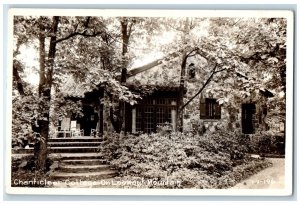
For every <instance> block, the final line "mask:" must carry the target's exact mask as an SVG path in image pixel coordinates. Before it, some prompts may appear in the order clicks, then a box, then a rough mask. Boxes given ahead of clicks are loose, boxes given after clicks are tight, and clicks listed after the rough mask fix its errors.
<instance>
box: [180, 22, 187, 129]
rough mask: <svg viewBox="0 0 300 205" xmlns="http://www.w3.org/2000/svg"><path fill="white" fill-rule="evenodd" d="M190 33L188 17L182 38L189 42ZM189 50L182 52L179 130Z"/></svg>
mask: <svg viewBox="0 0 300 205" xmlns="http://www.w3.org/2000/svg"><path fill="white" fill-rule="evenodd" d="M188 34H189V18H186V21H185V24H184V33H183V36H182V40H183V42H184V43H186V42H187V35H188ZM188 57H189V56H188V54H187V51H186V50H185V51H184V52H183V54H182V61H181V72H180V85H179V102H178V107H179V110H178V115H177V124H178V131H179V132H182V131H183V109H181V107H182V106H183V97H184V90H185V89H184V82H185V77H186V76H185V75H186V61H187V58H188Z"/></svg>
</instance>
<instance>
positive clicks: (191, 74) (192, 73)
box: [188, 63, 196, 79]
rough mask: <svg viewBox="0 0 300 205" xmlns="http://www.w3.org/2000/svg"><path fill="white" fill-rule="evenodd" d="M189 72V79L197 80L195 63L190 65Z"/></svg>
mask: <svg viewBox="0 0 300 205" xmlns="http://www.w3.org/2000/svg"><path fill="white" fill-rule="evenodd" d="M188 72H189V79H195V77H196V68H195V64H194V63H191V64H190V65H189V67H188Z"/></svg>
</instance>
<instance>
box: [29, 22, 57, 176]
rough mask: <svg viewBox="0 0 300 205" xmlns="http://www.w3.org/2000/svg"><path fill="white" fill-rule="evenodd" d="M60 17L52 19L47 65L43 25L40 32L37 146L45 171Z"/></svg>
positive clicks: (39, 168) (39, 167) (38, 156)
mask: <svg viewBox="0 0 300 205" xmlns="http://www.w3.org/2000/svg"><path fill="white" fill-rule="evenodd" d="M58 22H59V17H57V16H54V17H53V19H52V33H53V35H52V36H51V38H50V44H49V52H48V59H47V63H46V60H45V36H44V27H43V25H42V23H41V24H40V26H41V32H40V37H39V41H40V51H39V52H40V83H39V96H40V98H41V99H42V100H41V106H42V108H43V109H42V110H41V111H40V113H39V120H38V126H39V130H40V133H39V134H40V141H39V143H38V144H37V149H36V152H37V153H36V155H35V156H37V163H36V164H37V169H38V170H41V171H44V170H45V168H46V159H47V154H48V149H47V144H48V137H49V118H50V101H51V87H52V81H53V77H52V76H53V66H54V58H55V53H56V32H57V28H58Z"/></svg>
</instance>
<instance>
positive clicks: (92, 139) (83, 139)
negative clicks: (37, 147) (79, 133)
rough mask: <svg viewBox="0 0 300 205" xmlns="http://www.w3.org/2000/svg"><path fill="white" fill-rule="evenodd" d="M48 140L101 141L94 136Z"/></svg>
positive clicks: (51, 140)
mask: <svg viewBox="0 0 300 205" xmlns="http://www.w3.org/2000/svg"><path fill="white" fill-rule="evenodd" d="M48 142H102V139H101V138H95V137H76V138H75V137H74V138H50V139H49V140H48Z"/></svg>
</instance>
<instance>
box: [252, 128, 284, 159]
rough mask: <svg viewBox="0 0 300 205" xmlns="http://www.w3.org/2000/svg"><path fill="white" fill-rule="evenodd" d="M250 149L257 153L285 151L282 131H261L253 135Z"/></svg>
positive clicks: (279, 152)
mask: <svg viewBox="0 0 300 205" xmlns="http://www.w3.org/2000/svg"><path fill="white" fill-rule="evenodd" d="M251 145H252V151H253V152H254V153H257V154H261V155H264V154H279V155H283V154H284V153H285V137H284V134H283V133H273V132H268V131H263V132H260V133H257V134H256V135H254V136H253V139H252V141H251Z"/></svg>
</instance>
